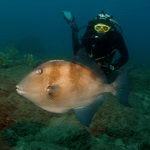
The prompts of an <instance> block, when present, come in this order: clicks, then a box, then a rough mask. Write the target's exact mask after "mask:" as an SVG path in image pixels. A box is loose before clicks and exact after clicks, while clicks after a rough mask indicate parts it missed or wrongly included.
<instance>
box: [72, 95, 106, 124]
mask: <svg viewBox="0 0 150 150" xmlns="http://www.w3.org/2000/svg"><path fill="white" fill-rule="evenodd" d="M104 100H105V96H104V95H101V96H100V97H99V98H98V99H96V100H95V101H94V102H93V103H91V104H89V105H87V106H85V107H80V108H76V109H74V112H75V114H76V117H77V119H78V120H79V121H80V122H81V124H83V125H85V126H87V127H89V125H90V123H91V121H92V118H93V116H94V114H95V113H96V112H97V110H98V108H99V107H100V106H101V105H102V104H103V102H104Z"/></svg>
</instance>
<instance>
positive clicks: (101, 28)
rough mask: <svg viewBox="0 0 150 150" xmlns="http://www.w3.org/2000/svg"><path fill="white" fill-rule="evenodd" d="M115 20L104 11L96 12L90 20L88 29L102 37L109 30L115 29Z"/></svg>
mask: <svg viewBox="0 0 150 150" xmlns="http://www.w3.org/2000/svg"><path fill="white" fill-rule="evenodd" d="M116 24H117V22H116V21H114V19H113V17H112V16H111V15H109V14H107V13H105V12H104V11H102V12H101V13H99V14H97V16H96V17H95V18H94V19H93V20H91V21H90V23H89V30H90V31H91V32H92V33H93V35H95V36H99V37H102V36H103V35H106V34H107V33H110V32H111V31H115V30H116V29H117V28H116Z"/></svg>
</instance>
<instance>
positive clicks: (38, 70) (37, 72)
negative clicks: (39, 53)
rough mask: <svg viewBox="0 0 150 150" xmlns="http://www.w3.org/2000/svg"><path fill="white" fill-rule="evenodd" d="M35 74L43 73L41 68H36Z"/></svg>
mask: <svg viewBox="0 0 150 150" xmlns="http://www.w3.org/2000/svg"><path fill="white" fill-rule="evenodd" d="M35 73H36V74H38V75H40V74H42V73H43V69H42V68H38V69H37V70H35Z"/></svg>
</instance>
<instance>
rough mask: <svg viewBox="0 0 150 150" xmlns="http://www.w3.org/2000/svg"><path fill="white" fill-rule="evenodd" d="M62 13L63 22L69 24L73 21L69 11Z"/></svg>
mask: <svg viewBox="0 0 150 150" xmlns="http://www.w3.org/2000/svg"><path fill="white" fill-rule="evenodd" d="M62 13H63V16H64V18H65V20H66V21H67V23H69V24H70V23H71V22H73V21H74V17H73V15H72V14H71V12H70V11H62Z"/></svg>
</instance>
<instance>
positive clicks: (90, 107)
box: [16, 60, 116, 126]
mask: <svg viewBox="0 0 150 150" xmlns="http://www.w3.org/2000/svg"><path fill="white" fill-rule="evenodd" d="M16 88H17V89H16V90H17V92H18V94H20V95H22V96H23V97H25V98H27V99H29V100H30V101H32V102H33V103H34V104H36V105H37V106H39V107H41V108H42V109H44V110H47V111H49V112H53V113H64V112H67V111H69V110H74V112H75V113H76V116H77V118H78V120H79V121H80V122H81V123H82V124H83V125H85V126H89V125H90V123H91V121H92V118H93V116H94V114H95V113H96V111H97V109H98V108H99V106H100V105H101V103H102V101H103V98H102V97H103V96H102V95H103V94H104V93H106V92H110V93H112V94H115V93H116V89H115V86H114V83H112V84H108V83H107V82H106V81H105V79H104V76H103V75H101V74H99V75H97V74H96V73H95V72H94V71H93V70H91V69H90V68H89V67H86V66H84V65H82V64H79V63H75V62H70V61H65V60H53V61H48V62H46V63H44V64H42V65H40V66H38V67H37V68H36V69H34V70H33V71H32V72H31V73H29V74H28V75H27V76H26V77H25V78H24V79H23V80H22V81H21V82H20V83H19V84H18V85H17V86H16Z"/></svg>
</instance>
